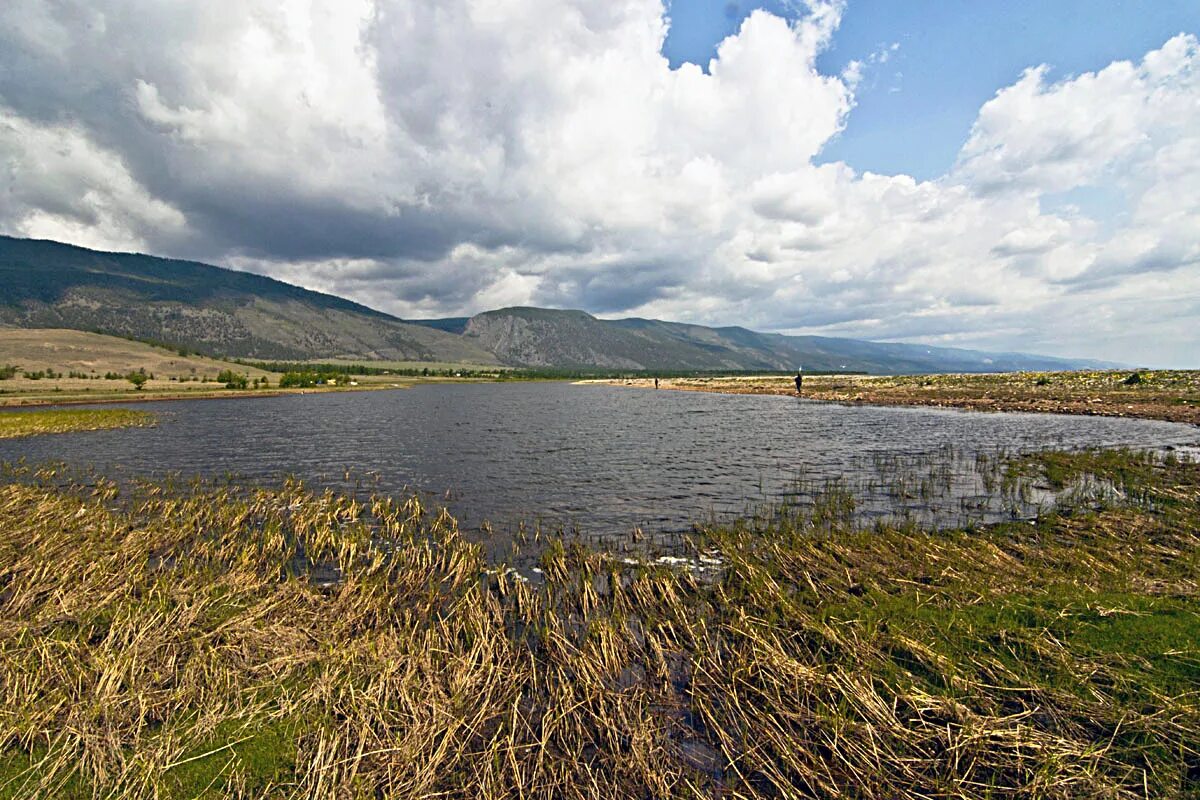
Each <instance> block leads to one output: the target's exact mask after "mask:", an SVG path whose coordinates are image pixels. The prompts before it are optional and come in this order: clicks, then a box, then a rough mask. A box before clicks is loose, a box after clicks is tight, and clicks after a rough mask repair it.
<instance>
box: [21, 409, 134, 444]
mask: <svg viewBox="0 0 1200 800" xmlns="http://www.w3.org/2000/svg"><path fill="white" fill-rule="evenodd" d="M152 424H154V416H153V415H152V414H146V413H144V412H141V411H128V410H126V409H122V408H111V409H86V410H73V409H71V410H54V411H21V412H0V439H12V438H15V437H18V436H36V435H39V434H43V433H71V432H73V431H98V430H107V429H109V428H133V427H142V426H145V425H152Z"/></svg>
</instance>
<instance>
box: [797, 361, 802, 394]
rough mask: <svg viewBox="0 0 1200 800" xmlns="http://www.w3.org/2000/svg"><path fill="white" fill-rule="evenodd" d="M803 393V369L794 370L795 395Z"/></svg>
mask: <svg viewBox="0 0 1200 800" xmlns="http://www.w3.org/2000/svg"><path fill="white" fill-rule="evenodd" d="M803 392H804V368H803V367H801V368H800V369H798V370H796V394H803Z"/></svg>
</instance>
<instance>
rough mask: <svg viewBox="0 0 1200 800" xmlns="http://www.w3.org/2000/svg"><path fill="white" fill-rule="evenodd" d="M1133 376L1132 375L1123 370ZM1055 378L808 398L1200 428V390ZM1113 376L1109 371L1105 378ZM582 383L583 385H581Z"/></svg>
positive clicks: (846, 382)
mask: <svg viewBox="0 0 1200 800" xmlns="http://www.w3.org/2000/svg"><path fill="white" fill-rule="evenodd" d="M1123 374H1128V373H1123ZM1051 375H1053V376H1054V378H1053V379H1052V378H1047V377H1045V376H1043V375H1036V376H1035V375H1033V374H1031V373H991V374H983V375H937V376H854V377H846V376H838V377H830V376H813V377H811V378H806V379H805V382H804V393H803V394H802V395H801V397H803V398H804V399H806V400H816V401H819V402H827V403H838V404H840V405H847V406H857V405H872V406H891V407H926V408H959V409H963V410H967V411H981V412H989V411H991V412H995V411H999V412H1011V413H1040V414H1068V415H1074V416H1101V417H1125V418H1134V419H1147V420H1159V421H1163V422H1177V423H1183V424H1190V425H1195V426H1200V392H1196V391H1188V390H1185V391H1166V390H1163V389H1161V388H1159V387H1153V386H1152V387H1147V388H1144V389H1143V388H1140V387H1133V388H1130V387H1128V386H1126V385H1125V384H1121V383H1116V385H1113V386H1108V387H1104V386H1092V387H1090V388H1091V391H1078V390H1074V389H1072V390H1070V391H1069V393H1063V392H1060V393H1057V394H1056V393H1055V392H1054V390H1053V389H1051V390H1046V389H1045V387H1044V386H1042V385H1039V384H1038V383H1037V381H1039V380H1043V381H1050V383H1049V384H1047V385H1048V386H1053V385H1054V383H1053V380H1057V381H1060V382H1063V383H1066V382H1069V381H1071V380H1073V379H1079V380H1082V379H1095V378H1096V377H1097V374H1084V373H1081V374H1079V375H1076V374H1073V373H1051ZM1104 375H1105V376H1106V377H1107V376H1108V375H1109V373H1104ZM659 382H660V387H659V388H661V389H664V390H670V391H683V392H708V393H712V394H760V395H779V396H785V397H787V396H790V397H795V396H796V391H795V388H794V386H793V385H792V380H791V379H790V378H780V377H777V376H763V377H736V378H665V379H659ZM581 383H583V382H582V381H581ZM588 383H603V384H608V385H612V386H626V387H630V388H637V389H653V388H654V379H653V378H629V379H607V380H597V381H588Z"/></svg>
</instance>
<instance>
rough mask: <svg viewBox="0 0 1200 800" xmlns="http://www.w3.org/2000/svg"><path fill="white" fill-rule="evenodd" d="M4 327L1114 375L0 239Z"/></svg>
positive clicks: (651, 364) (426, 350)
mask: <svg viewBox="0 0 1200 800" xmlns="http://www.w3.org/2000/svg"><path fill="white" fill-rule="evenodd" d="M0 326H10V327H23V328H69V329H74V330H83V331H98V332H101V333H107V334H113V335H118V336H125V337H129V338H138V339H147V340H153V341H158V342H163V343H166V344H170V345H174V346H177V347H186V348H188V349H191V350H195V351H197V352H201V353H206V354H209V355H213V356H220V357H227V358H250V359H262V360H297V361H302V360H319V359H353V360H361V361H438V362H455V363H471V364H480V365H501V364H503V365H510V366H515V367H533V368H545V369H561V370H610V371H613V370H615V371H649V370H659V371H670V370H680V371H692V370H695V371H701V370H703V371H723V370H728V371H747V370H763V371H778V370H791V369H796V368H797V367H800V366H803V367H804V368H805V369H808V370H847V371H859V372H872V373H888V372H891V373H900V372H908V373H922V372H1005V371H1013V370H1064V369H1081V368H1090V367H1100V366H1115V365H1110V364H1104V363H1101V362H1095V361H1083V360H1074V359H1063V358H1052V357H1047V356H1031V355H1024V354H1020V353H985V352H980V351H975V350H962V349H957V348H944V347H929V346H925V345H910V344H888V343H878V342H865V341H859V340H855V339H840V338H831V337H820V336H785V335H782V334H771V333H758V332H755V331H751V330H748V329H746V328H740V327H723V328H710V327H706V326H703V325H690V324H686V323H679V322H664V321H661V320H649V319H639V318H629V319H620V320H604V319H598V318H597V317H594V316H592V315H591V314H588V313H586V312H584V311H572V310H556V309H543V308H521V307H518V308H505V309H498V310H495V311H487V312H484V313H482V314H477V315H475V316H474V317H470V318H467V317H452V318H445V319H431V320H401V319H398V318H396V317H394V316H391V315H389V314H385V313H383V312H381V311H376V310H374V309H371V308H368V307H366V306H363V305H359V304H358V303H354V302H351V301H349V300H345V299H343V298H340V297H334V296H332V295H327V294H321V293H319V292H313V291H309V290H307V289H302V288H300V287H298V286H293V285H291V284H288V283H284V282H282V281H277V280H274V279H272V278H268V277H265V276H262V275H255V274H252V273H248V272H238V271H235V270H228V269H224V268H221V267H215V266H211V265H208V264H201V263H198V262H194V261H177V260H173V259H165V258H158V257H154V256H146V255H139V254H132V253H103V252H98V251H94V250H88V249H86V248H82V247H75V246H73V245H66V244H60V243H58V242H49V241H41V240H33V239H17V238H12V237H7V236H0Z"/></svg>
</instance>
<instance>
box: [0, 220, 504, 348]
mask: <svg viewBox="0 0 1200 800" xmlns="http://www.w3.org/2000/svg"><path fill="white" fill-rule="evenodd" d="M0 324H5V325H9V326H13V327H23V328H71V329H74V330H85V331H97V332H100V333H106V334H111V335H117V336H125V337H130V338H137V339H149V340H155V341H160V342H164V343H167V344H171V345H174V346H179V347H187V348H189V349H193V350H197V351H200V352H204V353H209V354H213V355H221V356H229V357H241V358H257V359H296V360H302V359H314V358H352V359H364V360H367V359H380V360H392V361H400V360H418V361H451V362H469V363H476V364H494V363H496V358H495V356H493V355H492V354H491V353H490V352H488V351H487V350H484V349H482V348H481V347H480V346H479V344H478V343H476V342H474V341H472V340H469V339H465V338H464V337H461V336H457V335H455V334H452V333H446V332H444V331H439V330H434V329H431V328H428V327H425V326H422V325H409V324H406V323H405V322H403V321H401V320H399V319H396V318H395V317H391V316H389V315H387V314H383V313H380V312H378V311H374V310H372V309H370V308H367V307H365V306H361V305H359V304H357V303H352V302H350V301H349V300H343V299H342V298H340V297H333V296H330V295H326V294H321V293H319V292H312V291H308V290H307V289H301V288H300V287H298V286H292V285H291V284H287V283H283V282H281V281H277V280H273V279H271V278H267V277H264V276H261V275H254V274H251V273H247V272H238V271H235V270H228V269H222V268H220V267H214V266H210V265H208V264H200V263H196V262H192V261H175V260H171V259H164V258H156V257H153V256H144V255H136V254H128V253H102V252H97V251H94V250H87V249H85V248H82V247H73V246H71V245H65V244H59V243H57V242H48V241H39V240H31V239H14V238H11V237H5V236H0Z"/></svg>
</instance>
